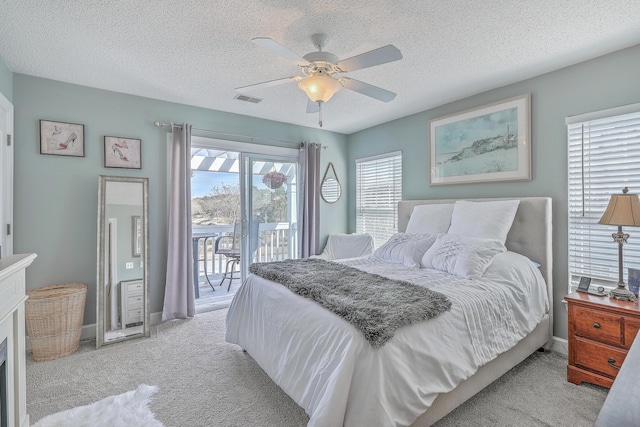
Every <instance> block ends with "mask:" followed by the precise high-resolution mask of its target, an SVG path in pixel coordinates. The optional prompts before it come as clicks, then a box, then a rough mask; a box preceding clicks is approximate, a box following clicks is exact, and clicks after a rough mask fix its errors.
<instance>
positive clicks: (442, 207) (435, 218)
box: [405, 203, 453, 234]
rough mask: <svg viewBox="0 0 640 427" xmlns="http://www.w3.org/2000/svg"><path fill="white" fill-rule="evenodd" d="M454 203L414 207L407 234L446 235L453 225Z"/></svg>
mask: <svg viewBox="0 0 640 427" xmlns="http://www.w3.org/2000/svg"><path fill="white" fill-rule="evenodd" d="M452 213H453V203H444V204H434V205H419V206H414V208H413V211H411V217H410V218H409V223H408V224H407V229H406V230H405V231H406V232H407V233H416V234H434V233H446V232H447V230H448V229H449V225H451V214H452Z"/></svg>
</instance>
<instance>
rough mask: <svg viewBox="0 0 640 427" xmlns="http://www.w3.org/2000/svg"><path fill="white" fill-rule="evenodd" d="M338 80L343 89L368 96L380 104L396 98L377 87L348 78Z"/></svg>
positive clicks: (394, 95)
mask: <svg viewBox="0 0 640 427" xmlns="http://www.w3.org/2000/svg"><path fill="white" fill-rule="evenodd" d="M339 80H340V83H342V86H344V87H345V88H347V89H349V90H353V91H355V92H358V93H361V94H363V95H367V96H370V97H371V98H375V99H377V100H379V101H382V102H389V101H391V100H393V99H394V98H395V97H396V94H395V93H393V92H389V91H388V90H384V89H382V88H379V87H378V86H373V85H370V84H368V83H364V82H361V81H360V80H355V79H350V78H348V77H341V78H340V79H339Z"/></svg>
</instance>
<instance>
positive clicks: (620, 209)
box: [598, 187, 640, 301]
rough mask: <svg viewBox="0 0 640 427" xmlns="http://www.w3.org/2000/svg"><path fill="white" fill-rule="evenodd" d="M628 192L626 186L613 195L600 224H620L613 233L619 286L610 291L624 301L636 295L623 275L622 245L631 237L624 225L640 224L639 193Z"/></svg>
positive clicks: (613, 295)
mask: <svg viewBox="0 0 640 427" xmlns="http://www.w3.org/2000/svg"><path fill="white" fill-rule="evenodd" d="M628 193H629V188H627V187H624V188H623V189H622V194H612V195H611V200H609V205H608V206H607V209H606V210H605V211H604V214H603V215H602V218H600V221H598V224H605V225H617V226H618V232H617V233H613V234H612V235H611V237H613V241H614V242H616V243H618V287H617V288H615V289H613V290H612V291H611V292H610V293H609V297H610V298H614V299H618V300H622V301H635V299H636V296H635V295H634V294H633V292H631V291H630V290H628V289H626V285H625V283H624V277H623V276H622V271H623V270H622V245H623V244H624V243H626V242H627V239H628V238H629V235H628V234H626V233H623V232H622V226H623V225H624V226H633V227H638V226H640V201H639V200H638V195H637V194H628Z"/></svg>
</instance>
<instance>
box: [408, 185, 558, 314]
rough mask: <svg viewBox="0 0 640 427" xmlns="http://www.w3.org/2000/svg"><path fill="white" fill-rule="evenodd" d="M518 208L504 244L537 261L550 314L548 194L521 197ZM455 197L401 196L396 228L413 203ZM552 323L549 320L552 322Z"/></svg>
mask: <svg viewBox="0 0 640 427" xmlns="http://www.w3.org/2000/svg"><path fill="white" fill-rule="evenodd" d="M516 198H517V197H509V198H502V199H465V200H471V201H475V202H483V201H485V202H487V201H491V200H513V199H516ZM517 199H519V200H520V205H518V211H517V212H516V216H515V218H514V220H513V225H512V226H511V230H510V231H509V234H508V236H507V241H506V243H505V246H506V247H507V249H509V250H510V251H513V252H517V253H519V254H522V255H524V256H526V257H527V258H529V259H530V260H532V261H535V262H537V263H538V264H540V272H541V273H542V276H543V277H544V279H545V281H546V282H547V292H548V295H549V306H550V310H551V311H550V313H549V315H550V316H551V315H552V313H553V311H552V310H553V250H552V239H551V238H552V222H551V198H549V197H522V198H517ZM455 201H456V200H455V199H431V200H403V201H401V202H400V203H398V231H404V230H406V228H407V223H408V222H409V217H410V216H411V212H412V211H413V207H414V206H416V205H427V204H436V203H455ZM551 320H552V321H553V319H551ZM552 324H553V323H552Z"/></svg>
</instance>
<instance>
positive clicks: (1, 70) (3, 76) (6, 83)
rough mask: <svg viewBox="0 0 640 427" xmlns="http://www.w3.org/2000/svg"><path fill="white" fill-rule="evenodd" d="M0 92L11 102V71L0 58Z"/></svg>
mask: <svg viewBox="0 0 640 427" xmlns="http://www.w3.org/2000/svg"><path fill="white" fill-rule="evenodd" d="M0 93H1V94H3V95H4V97H5V98H7V99H8V100H9V101H11V102H13V73H12V72H11V71H10V70H9V68H7V65H6V64H5V63H4V61H3V60H2V58H0Z"/></svg>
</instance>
